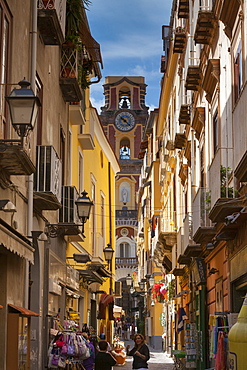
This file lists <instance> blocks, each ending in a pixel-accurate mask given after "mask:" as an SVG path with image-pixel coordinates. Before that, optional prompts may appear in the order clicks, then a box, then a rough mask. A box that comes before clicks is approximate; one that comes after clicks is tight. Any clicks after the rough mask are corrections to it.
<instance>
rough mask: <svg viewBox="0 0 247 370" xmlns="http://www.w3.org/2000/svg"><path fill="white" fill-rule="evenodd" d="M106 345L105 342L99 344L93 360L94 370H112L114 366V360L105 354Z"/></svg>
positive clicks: (108, 354) (107, 353)
mask: <svg viewBox="0 0 247 370" xmlns="http://www.w3.org/2000/svg"><path fill="white" fill-rule="evenodd" d="M107 346H108V343H107V342H106V341H105V340H101V341H100V342H99V352H98V353H97V355H96V358H95V370H112V366H114V365H116V363H117V361H116V360H115V358H114V357H113V356H112V355H111V354H110V353H109V352H107Z"/></svg>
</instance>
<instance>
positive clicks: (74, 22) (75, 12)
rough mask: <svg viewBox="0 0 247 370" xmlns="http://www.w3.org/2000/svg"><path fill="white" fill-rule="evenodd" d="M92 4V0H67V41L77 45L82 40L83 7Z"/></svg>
mask: <svg viewBox="0 0 247 370" xmlns="http://www.w3.org/2000/svg"><path fill="white" fill-rule="evenodd" d="M90 4H91V1H90V0H67V2H66V25H65V43H67V44H70V43H71V44H73V45H75V46H76V45H77V44H78V42H79V41H80V27H81V24H82V22H83V18H82V14H83V9H84V8H85V9H87V7H88V6H89V5H90Z"/></svg>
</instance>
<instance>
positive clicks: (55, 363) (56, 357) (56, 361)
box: [51, 350, 59, 366]
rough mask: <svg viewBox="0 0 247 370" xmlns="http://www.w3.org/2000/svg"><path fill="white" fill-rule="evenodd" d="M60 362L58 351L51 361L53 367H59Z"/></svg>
mask: <svg viewBox="0 0 247 370" xmlns="http://www.w3.org/2000/svg"><path fill="white" fill-rule="evenodd" d="M58 360H59V351H58V350H56V351H55V352H54V353H53V355H52V359H51V365H53V366H58Z"/></svg>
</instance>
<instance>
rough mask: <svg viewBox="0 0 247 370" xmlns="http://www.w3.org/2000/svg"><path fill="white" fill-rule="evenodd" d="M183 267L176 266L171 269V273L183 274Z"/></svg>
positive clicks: (175, 274)
mask: <svg viewBox="0 0 247 370" xmlns="http://www.w3.org/2000/svg"><path fill="white" fill-rule="evenodd" d="M184 272H185V271H184V269H183V268H182V269H181V268H178V267H176V268H175V269H173V270H172V274H173V275H174V276H183V275H184Z"/></svg>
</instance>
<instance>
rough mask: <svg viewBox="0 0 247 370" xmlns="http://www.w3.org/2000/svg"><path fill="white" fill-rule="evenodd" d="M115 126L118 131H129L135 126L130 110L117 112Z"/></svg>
mask: <svg viewBox="0 0 247 370" xmlns="http://www.w3.org/2000/svg"><path fill="white" fill-rule="evenodd" d="M115 126H116V127H117V128H118V129H119V130H120V131H130V130H132V129H133V128H134V126H135V118H134V116H133V114H131V113H130V112H121V113H118V115H117V117H116V119H115Z"/></svg>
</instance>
